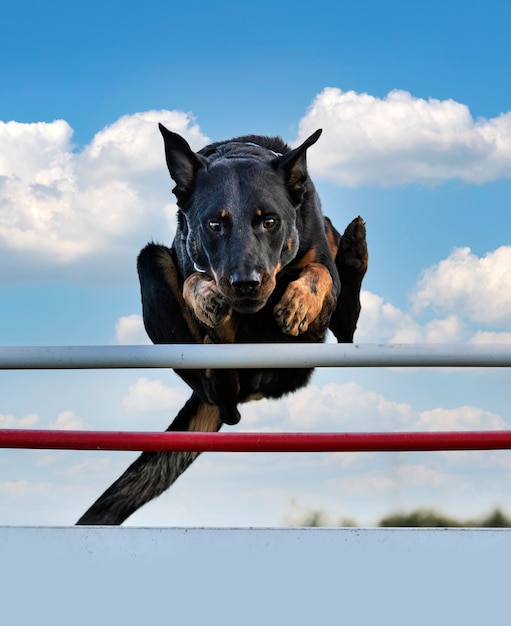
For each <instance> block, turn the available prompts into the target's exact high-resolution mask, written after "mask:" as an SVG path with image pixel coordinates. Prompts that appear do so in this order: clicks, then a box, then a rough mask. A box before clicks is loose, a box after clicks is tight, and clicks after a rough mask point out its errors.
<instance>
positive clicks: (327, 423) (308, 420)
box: [242, 382, 507, 432]
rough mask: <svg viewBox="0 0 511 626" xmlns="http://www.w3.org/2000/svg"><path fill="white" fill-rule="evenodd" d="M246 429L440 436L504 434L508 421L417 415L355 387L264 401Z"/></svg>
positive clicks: (249, 412)
mask: <svg viewBox="0 0 511 626" xmlns="http://www.w3.org/2000/svg"><path fill="white" fill-rule="evenodd" d="M242 414H243V421H242V427H243V428H245V427H248V428H250V427H251V425H252V424H257V429H258V430H261V428H262V429H266V430H272V429H275V430H290V431H294V430H304V429H306V430H308V431H311V430H320V431H339V432H350V431H353V432H358V431H362V432H364V431H380V430H381V431H399V430H401V431H438V430H504V429H506V428H507V425H506V423H505V421H504V420H503V419H502V417H500V416H499V415H497V414H494V413H491V412H489V411H486V410H484V409H481V408H479V407H473V406H461V407H455V408H443V407H435V408H433V409H430V410H427V411H417V410H415V409H414V408H413V407H412V406H411V405H410V404H408V403H406V402H397V401H395V400H393V399H389V398H386V397H385V396H383V395H382V394H380V393H377V392H375V391H371V390H368V389H364V388H363V387H362V386H361V385H359V384H357V383H354V382H347V383H327V384H325V385H323V386H318V385H314V384H311V385H309V386H308V387H306V388H304V389H301V390H300V391H298V392H296V393H294V394H293V395H291V396H287V397H285V398H283V399H280V400H278V401H271V400H261V401H259V402H255V403H250V404H247V405H246V406H243V408H242Z"/></svg>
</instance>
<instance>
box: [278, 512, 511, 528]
mask: <svg viewBox="0 0 511 626" xmlns="http://www.w3.org/2000/svg"><path fill="white" fill-rule="evenodd" d="M288 525H289V526H304V527H311V528H312V527H316V528H317V527H320V526H357V523H356V521H355V520H353V519H351V518H344V519H341V520H339V521H338V522H337V523H331V522H330V521H329V517H328V515H327V514H326V513H325V511H322V510H321V509H307V510H305V511H302V512H301V514H299V515H296V514H295V515H294V519H292V520H288ZM376 525H377V526H379V527H381V528H511V517H509V516H508V515H506V514H505V513H504V512H503V511H502V510H501V509H499V508H496V509H494V510H493V511H490V513H488V514H486V515H484V516H482V517H480V518H476V519H466V520H462V519H456V518H454V517H449V516H447V515H444V514H443V513H441V512H439V511H436V510H435V509H415V510H414V511H410V512H407V513H406V512H398V513H391V514H390V515H387V516H385V517H384V518H382V519H381V520H380V521H379V522H378V523H377V524H376Z"/></svg>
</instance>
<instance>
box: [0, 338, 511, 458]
mask: <svg viewBox="0 0 511 626" xmlns="http://www.w3.org/2000/svg"><path fill="white" fill-rule="evenodd" d="M204 367H212V368H219V369H220V368H233V367H236V368H252V367H257V368H265V367H289V368H301V367H511V345H495V344H468V345H448V344H434V345H431V344H427V345H426V344H424V345H422V344H406V345H405V344H385V345H382V344H320V345H311V344H236V345H232V344H231V345H196V344H178V345H177V344H175V345H153V346H37V347H34V346H21V347H0V369H4V370H5V369H13V370H14V369H15V370H19V369H100V368H101V369H109V368H111V369H118V368H119V369H122V368H177V369H197V368H204ZM0 448H37V449H42V448H44V449H74V450H131V451H148V452H150V451H170V450H176V451H179V450H187V451H209V452H389V451H433V450H496V449H511V430H509V431H483V432H474V431H468V432H467V431H455V432H434V433H431V432H428V433H420V432H398V433H198V432H194V433H179V432H172V433H168V432H165V433H147V432H145V433H143V432H105V431H103V432H97V431H49V430H14V429H4V430H0Z"/></svg>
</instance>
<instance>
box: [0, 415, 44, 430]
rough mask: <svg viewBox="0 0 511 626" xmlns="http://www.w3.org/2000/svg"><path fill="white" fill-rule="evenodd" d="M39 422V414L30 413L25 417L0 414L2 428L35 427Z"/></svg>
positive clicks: (0, 426)
mask: <svg viewBox="0 0 511 626" xmlns="http://www.w3.org/2000/svg"><path fill="white" fill-rule="evenodd" d="M38 424H39V415H36V414H35V413H29V414H28V415H25V416H24V417H14V415H2V414H0V428H35V427H36V426H37V425H38Z"/></svg>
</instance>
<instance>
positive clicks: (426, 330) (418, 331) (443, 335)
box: [355, 291, 466, 343]
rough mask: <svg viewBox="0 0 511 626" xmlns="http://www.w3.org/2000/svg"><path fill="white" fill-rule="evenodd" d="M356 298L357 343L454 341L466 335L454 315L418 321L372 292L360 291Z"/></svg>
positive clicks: (461, 323)
mask: <svg viewBox="0 0 511 626" xmlns="http://www.w3.org/2000/svg"><path fill="white" fill-rule="evenodd" d="M360 300H361V304H362V312H361V315H360V319H359V323H358V327H357V333H356V335H355V338H356V341H358V342H360V343H364V342H365V343H370V342H373V343H374V342H389V343H454V342H457V341H460V340H462V339H463V338H464V337H465V335H466V329H465V326H464V323H463V321H462V320H461V319H460V318H459V317H457V316H456V315H449V316H447V317H445V318H439V319H433V320H431V321H430V322H427V323H425V324H424V325H421V324H419V323H418V322H417V321H415V320H414V319H413V317H412V316H411V315H410V314H409V313H405V312H403V311H401V310H400V309H398V308H397V307H395V306H394V305H393V304H391V303H389V302H386V301H385V300H384V298H382V297H381V296H378V295H376V294H374V293H371V292H369V291H362V293H361V298H360Z"/></svg>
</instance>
